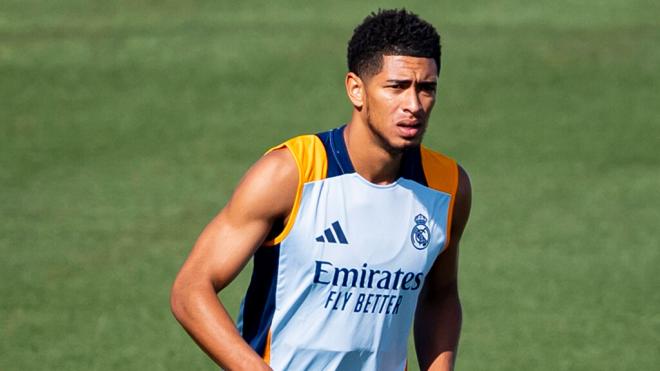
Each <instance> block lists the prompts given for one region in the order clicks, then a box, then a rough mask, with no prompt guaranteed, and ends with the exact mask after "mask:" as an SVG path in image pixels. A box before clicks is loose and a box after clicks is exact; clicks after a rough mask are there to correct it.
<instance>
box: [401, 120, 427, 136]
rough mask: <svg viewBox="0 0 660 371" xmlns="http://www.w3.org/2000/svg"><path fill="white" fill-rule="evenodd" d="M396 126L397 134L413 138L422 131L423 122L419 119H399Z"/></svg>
mask: <svg viewBox="0 0 660 371" xmlns="http://www.w3.org/2000/svg"><path fill="white" fill-rule="evenodd" d="M396 126H397V130H398V131H399V134H400V135H401V136H402V137H404V138H407V139H412V138H415V137H417V136H419V135H420V134H421V133H422V132H423V131H424V124H423V123H422V122H421V121H419V120H404V121H399V122H398V123H397V124H396Z"/></svg>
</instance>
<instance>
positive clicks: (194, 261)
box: [186, 211, 271, 290]
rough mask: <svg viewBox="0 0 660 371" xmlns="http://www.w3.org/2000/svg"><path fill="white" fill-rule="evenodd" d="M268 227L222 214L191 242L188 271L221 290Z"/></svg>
mask: <svg viewBox="0 0 660 371" xmlns="http://www.w3.org/2000/svg"><path fill="white" fill-rule="evenodd" d="M270 227H271V222H270V221H269V220H267V219H263V218H262V219H254V218H252V219H245V220H240V221H238V220H232V218H230V217H229V215H227V213H226V212H224V211H223V212H222V213H220V214H219V215H218V216H217V217H216V218H215V219H214V220H213V221H211V223H210V224H209V225H208V226H207V227H206V228H205V229H204V231H203V232H202V234H201V235H200V237H199V239H198V240H197V242H196V243H195V246H194V248H193V251H192V253H191V254H190V257H189V261H190V265H191V268H192V269H194V271H195V274H196V275H198V276H200V277H204V278H205V279H208V280H210V281H211V282H212V284H213V286H214V287H215V289H216V290H221V289H222V288H224V287H225V286H226V285H227V284H228V283H229V282H231V281H232V280H233V279H234V278H235V277H236V275H238V273H239V272H240V271H241V270H242V269H243V267H244V266H245V264H246V263H247V262H248V261H249V259H250V257H251V256H252V255H253V254H254V252H255V250H256V249H257V248H258V247H259V246H260V245H261V243H262V242H263V240H264V238H265V236H266V235H267V234H268V232H269V230H270ZM186 264H188V263H186Z"/></svg>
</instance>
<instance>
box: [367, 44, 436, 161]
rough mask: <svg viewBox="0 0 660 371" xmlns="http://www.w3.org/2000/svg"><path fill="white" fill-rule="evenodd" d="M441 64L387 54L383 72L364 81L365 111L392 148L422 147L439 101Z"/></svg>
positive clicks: (373, 127) (380, 137) (377, 134)
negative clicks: (438, 68) (438, 90)
mask: <svg viewBox="0 0 660 371" xmlns="http://www.w3.org/2000/svg"><path fill="white" fill-rule="evenodd" d="M437 81H438V79H437V66H436V65H435V61H434V60H433V59H431V58H418V57H407V56H383V66H382V69H381V71H380V72H379V73H377V74H375V75H373V76H370V77H367V78H366V79H365V81H364V82H363V83H364V98H365V99H364V100H363V102H364V105H363V107H362V108H363V114H364V115H365V116H366V122H367V124H368V126H369V129H370V130H371V132H372V133H373V134H374V135H375V137H376V138H378V140H379V141H380V142H381V144H382V145H383V146H385V148H386V149H387V150H389V151H393V152H400V151H402V150H404V149H406V148H409V147H413V146H418V145H419V144H420V143H421V142H422V137H423V136H424V132H425V131H426V127H427V124H428V119H429V116H430V114H431V110H432V109H433V105H434V103H435V91H436V85H437Z"/></svg>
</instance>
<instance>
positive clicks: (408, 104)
mask: <svg viewBox="0 0 660 371" xmlns="http://www.w3.org/2000/svg"><path fill="white" fill-rule="evenodd" d="M403 109H404V110H405V111H408V112H410V113H411V114H413V115H417V113H419V112H420V111H421V110H422V102H421V101H420V99H419V94H418V92H417V89H415V87H414V86H411V87H410V88H409V89H408V91H407V92H406V95H405V98H404V106H403Z"/></svg>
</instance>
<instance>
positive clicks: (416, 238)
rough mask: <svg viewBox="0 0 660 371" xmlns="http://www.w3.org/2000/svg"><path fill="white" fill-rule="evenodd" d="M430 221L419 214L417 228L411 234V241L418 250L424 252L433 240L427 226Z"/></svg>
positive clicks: (416, 222) (416, 218)
mask: <svg viewBox="0 0 660 371" xmlns="http://www.w3.org/2000/svg"><path fill="white" fill-rule="evenodd" d="M427 221H428V219H427V218H426V217H425V216H424V215H422V214H417V216H416V217H415V226H414V227H413V229H412V232H410V240H411V241H412V244H413V246H415V248H416V249H417V250H424V249H425V248H426V247H427V246H428V245H429V241H430V240H431V231H430V230H429V227H427V226H426V222H427Z"/></svg>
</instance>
